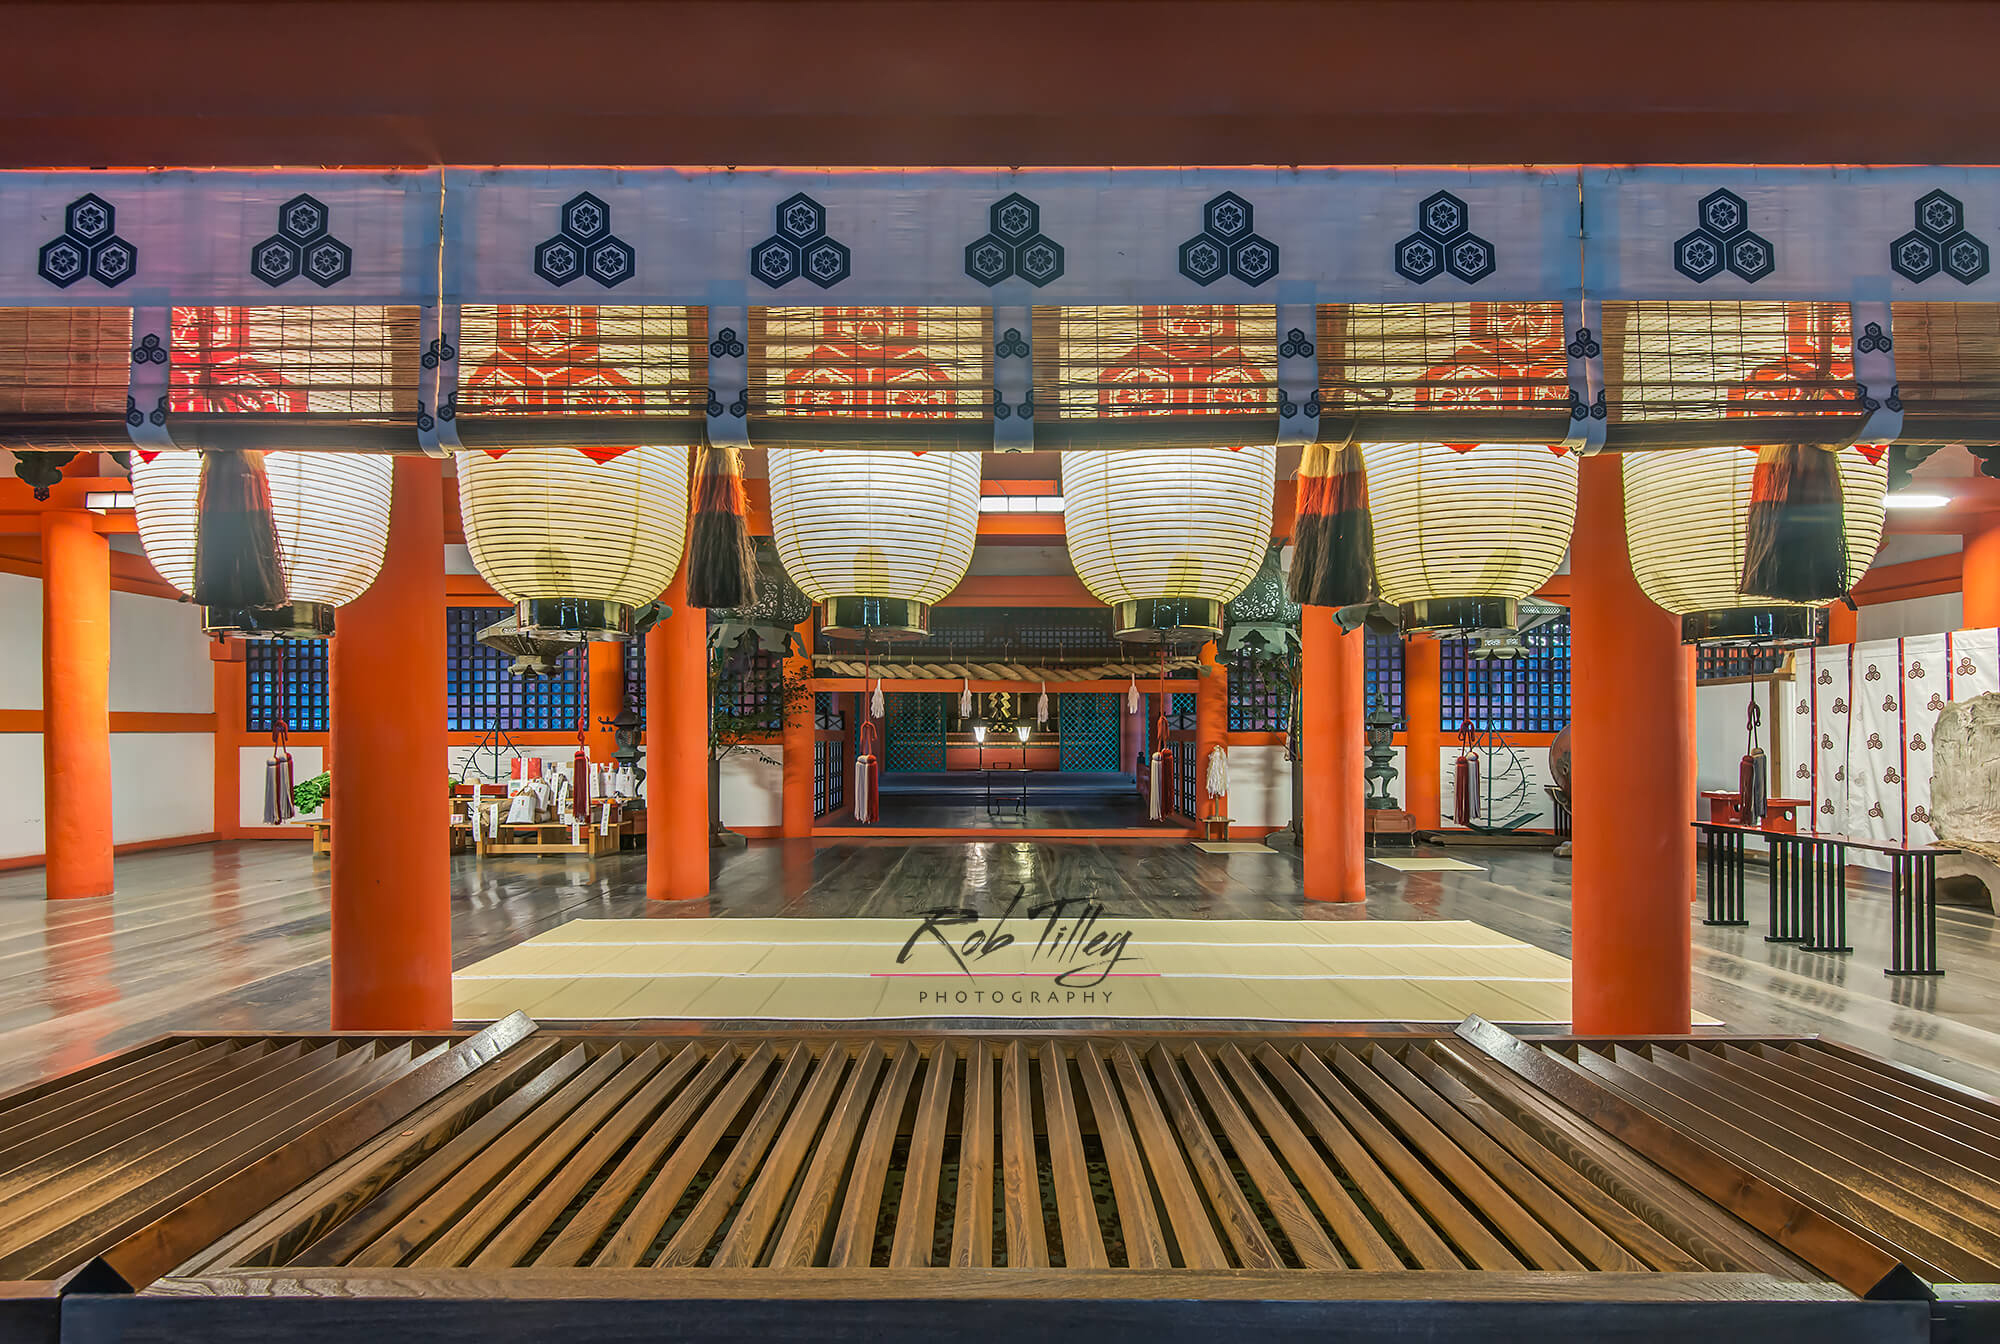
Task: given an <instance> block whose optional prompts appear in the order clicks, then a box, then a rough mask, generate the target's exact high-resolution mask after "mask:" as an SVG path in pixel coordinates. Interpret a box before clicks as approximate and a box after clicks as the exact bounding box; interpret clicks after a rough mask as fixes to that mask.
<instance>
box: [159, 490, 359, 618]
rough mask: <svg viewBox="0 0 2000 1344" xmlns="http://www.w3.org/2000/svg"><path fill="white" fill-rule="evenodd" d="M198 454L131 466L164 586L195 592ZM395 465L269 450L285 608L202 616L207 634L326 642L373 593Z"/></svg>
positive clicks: (207, 610) (210, 610)
mask: <svg viewBox="0 0 2000 1344" xmlns="http://www.w3.org/2000/svg"><path fill="white" fill-rule="evenodd" d="M201 462H202V455H201V454H200V453H199V452H183V451H166V452H159V453H151V454H147V453H140V454H138V455H137V456H136V457H135V458H134V459H133V462H132V467H131V472H132V503H133V509H134V512H135V513H136V514H137V515H138V521H139V543H140V545H141V546H143V547H144V548H145V552H146V559H147V560H148V561H149V562H150V563H151V564H152V566H153V568H154V569H155V570H157V571H158V572H159V575H160V577H161V578H163V579H165V580H166V581H167V582H168V583H170V584H172V585H173V586H174V587H175V588H176V589H178V590H179V591H180V592H182V593H183V594H187V595H189V596H192V595H193V593H194V591H195V581H194V576H195V553H196V550H197V549H198V547H199V544H200V540H201V515H200V501H201ZM394 470H395V464H394V460H393V459H392V458H390V457H388V456H386V455H384V454H380V453H317V452H314V453H308V452H271V453H265V454H264V455H263V472H264V475H265V476H266V478H267V479H268V480H269V482H270V492H271V515H272V521H273V523H275V525H276V531H277V538H278V551H279V555H278V560H279V566H280V568H281V570H282V572H283V575H284V586H285V594H284V595H285V599H286V600H285V601H284V602H283V603H282V604H280V605H277V606H273V607H241V608H222V607H204V608H203V609H202V624H203V628H205V629H207V630H209V631H211V632H214V633H217V634H234V635H241V636H242V637H244V638H246V639H323V638H325V637H326V636H328V635H330V634H332V633H333V626H334V608H335V607H337V606H339V605H340V604H341V603H343V602H349V601H352V600H353V599H355V598H357V597H359V596H360V595H361V594H362V593H364V592H366V591H367V589H368V585H369V584H371V583H373V582H375V576H376V575H377V574H378V573H380V572H381V569H382V556H383V553H384V551H385V550H386V548H387V546H388V544H389V501H390V496H391V492H392V486H393V481H394Z"/></svg>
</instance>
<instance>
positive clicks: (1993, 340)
mask: <svg viewBox="0 0 2000 1344" xmlns="http://www.w3.org/2000/svg"><path fill="white" fill-rule="evenodd" d="M1893 307H1894V312H1895V337H1894V339H1895V342H1896V382H1897V386H1898V388H1899V390H1900V395H1901V398H1902V402H1903V408H1904V409H1903V417H1904V420H1903V424H1904V437H1905V438H1914V439H1928V440H1932V441H1934V442H1958V441H1963V440H1966V439H1972V440H1975V441H1980V442H1989V443H1990V442H1993V441H1994V440H1995V439H2000V303H1898V304H1895V305H1894V306H1893Z"/></svg>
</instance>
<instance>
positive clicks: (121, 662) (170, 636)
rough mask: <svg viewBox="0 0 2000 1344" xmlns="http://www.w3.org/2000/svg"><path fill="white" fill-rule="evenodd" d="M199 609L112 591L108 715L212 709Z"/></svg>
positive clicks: (205, 639) (208, 664)
mask: <svg viewBox="0 0 2000 1344" xmlns="http://www.w3.org/2000/svg"><path fill="white" fill-rule="evenodd" d="M200 610H201V608H199V607H197V606H195V605H194V604H193V603H190V602H175V601H170V600H168V599H166V598H160V597H148V596H146V595H144V594H143V593H122V592H117V591H115V590H114V591H113V592H112V594H111V710H112V712H113V713H127V712H134V711H143V712H147V713H155V714H207V713H210V712H212V711H213V710H214V709H215V670H214V666H213V664H212V663H211V662H210V660H209V656H208V637H207V636H206V635H204V634H203V633H202V630H201V618H200V616H199V615H198V613H199V612H200ZM212 768H213V761H212V758H211V769H212ZM201 829H203V830H207V829H209V828H208V827H206V826H204V827H202V828H201Z"/></svg>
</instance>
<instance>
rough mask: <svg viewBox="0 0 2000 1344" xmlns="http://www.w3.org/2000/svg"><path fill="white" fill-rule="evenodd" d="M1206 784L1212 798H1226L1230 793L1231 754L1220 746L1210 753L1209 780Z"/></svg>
mask: <svg viewBox="0 0 2000 1344" xmlns="http://www.w3.org/2000/svg"><path fill="white" fill-rule="evenodd" d="M1205 783H1206V787H1207V789H1208V796H1209V797H1211V798H1221V797H1225V796H1226V795H1227V794H1228V793H1229V753H1228V752H1227V751H1225V750H1223V749H1222V748H1221V747H1219V746H1218V747H1216V748H1215V749H1214V750H1212V751H1210V752H1209V753H1208V778H1207V780H1206V781H1205Z"/></svg>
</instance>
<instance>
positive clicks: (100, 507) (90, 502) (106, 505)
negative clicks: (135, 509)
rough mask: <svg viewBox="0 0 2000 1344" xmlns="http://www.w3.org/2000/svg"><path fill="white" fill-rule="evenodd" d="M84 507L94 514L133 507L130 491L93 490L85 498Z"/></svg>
mask: <svg viewBox="0 0 2000 1344" xmlns="http://www.w3.org/2000/svg"><path fill="white" fill-rule="evenodd" d="M83 507H84V508H86V509H89V510H90V511H91V512H92V513H109V512H111V511H112V510H113V509H129V508H131V507H132V492H131V491H130V490H92V491H90V492H89V493H88V494H86V495H84V497H83Z"/></svg>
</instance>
